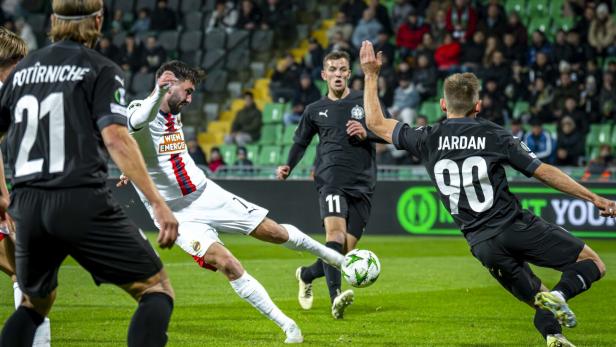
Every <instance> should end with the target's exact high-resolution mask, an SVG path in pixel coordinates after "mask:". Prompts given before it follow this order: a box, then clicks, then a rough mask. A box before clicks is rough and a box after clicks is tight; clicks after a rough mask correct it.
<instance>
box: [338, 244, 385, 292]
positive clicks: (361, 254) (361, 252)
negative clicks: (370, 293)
mask: <svg viewBox="0 0 616 347" xmlns="http://www.w3.org/2000/svg"><path fill="white" fill-rule="evenodd" d="M341 271H342V276H344V279H345V280H346V281H347V282H348V283H349V284H350V285H352V286H353V287H358V288H363V287H368V286H369V285H371V284H372V283H374V282H376V279H377V278H379V274H380V273H381V263H380V262H379V258H377V256H376V254H374V253H372V252H370V251H368V250H365V249H354V250H352V251H350V252H349V253H347V254H346V256H344V262H343V263H342V268H341Z"/></svg>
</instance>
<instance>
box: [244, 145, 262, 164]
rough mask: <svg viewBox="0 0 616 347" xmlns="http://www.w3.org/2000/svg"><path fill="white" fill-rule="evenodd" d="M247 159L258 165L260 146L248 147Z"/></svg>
mask: <svg viewBox="0 0 616 347" xmlns="http://www.w3.org/2000/svg"><path fill="white" fill-rule="evenodd" d="M245 147H246V158H247V159H248V160H250V161H251V162H253V164H254V163H256V162H257V158H258V157H259V145H246V146H245Z"/></svg>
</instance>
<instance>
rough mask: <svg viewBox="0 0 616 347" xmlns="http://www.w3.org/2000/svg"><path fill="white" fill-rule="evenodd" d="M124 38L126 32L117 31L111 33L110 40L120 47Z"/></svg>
mask: <svg viewBox="0 0 616 347" xmlns="http://www.w3.org/2000/svg"><path fill="white" fill-rule="evenodd" d="M125 40H126V32H125V31H121V32H119V33H116V34H114V35H113V37H112V38H111V42H112V43H113V44H114V45H115V46H116V47H118V48H121V47H122V45H123V44H124V41H125Z"/></svg>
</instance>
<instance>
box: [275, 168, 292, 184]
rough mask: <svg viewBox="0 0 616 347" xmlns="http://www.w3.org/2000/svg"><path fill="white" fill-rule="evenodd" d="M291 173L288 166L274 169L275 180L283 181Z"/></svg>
mask: <svg viewBox="0 0 616 347" xmlns="http://www.w3.org/2000/svg"><path fill="white" fill-rule="evenodd" d="M290 173H291V167H290V166H289V165H281V166H279V167H278V168H277V169H276V178H277V179H279V180H281V181H284V180H286V179H287V177H289V174H290Z"/></svg>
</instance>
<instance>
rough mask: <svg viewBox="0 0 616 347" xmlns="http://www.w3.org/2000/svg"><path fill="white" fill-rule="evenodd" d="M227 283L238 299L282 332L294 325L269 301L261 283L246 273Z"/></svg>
mask: <svg viewBox="0 0 616 347" xmlns="http://www.w3.org/2000/svg"><path fill="white" fill-rule="evenodd" d="M229 283H230V284H231V287H233V290H235V292H236V293H237V295H239V296H240V298H242V299H244V300H246V301H248V302H249V303H250V304H251V305H252V306H253V307H254V308H256V309H257V311H259V312H261V313H262V314H263V315H264V316H266V317H267V318H269V319H271V320H273V321H274V323H276V324H277V325H278V326H279V327H280V328H281V329H282V330H283V331H286V329H287V327H288V326H289V325H290V324H295V322H294V321H293V320H292V319H291V318H289V317H287V316H286V315H285V314H284V313H282V311H281V310H280V309H279V308H278V307H277V306H276V304H274V302H273V301H272V299H270V297H269V295H268V294H267V291H265V288H263V286H262V285H261V283H259V281H257V280H256V279H255V278H254V277H252V276H250V275H249V274H248V272H246V271H244V274H243V275H242V276H241V277H240V278H238V279H236V280H234V281H229Z"/></svg>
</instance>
